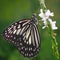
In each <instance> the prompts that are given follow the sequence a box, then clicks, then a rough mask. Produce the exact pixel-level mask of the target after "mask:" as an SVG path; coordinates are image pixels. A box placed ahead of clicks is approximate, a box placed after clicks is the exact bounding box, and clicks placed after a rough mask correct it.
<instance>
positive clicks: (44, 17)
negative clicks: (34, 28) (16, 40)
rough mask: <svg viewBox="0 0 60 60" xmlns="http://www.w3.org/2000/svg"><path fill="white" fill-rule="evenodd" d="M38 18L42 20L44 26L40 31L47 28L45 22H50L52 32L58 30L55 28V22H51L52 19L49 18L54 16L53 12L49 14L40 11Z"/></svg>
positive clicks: (47, 11) (48, 12)
mask: <svg viewBox="0 0 60 60" xmlns="http://www.w3.org/2000/svg"><path fill="white" fill-rule="evenodd" d="M39 16H40V17H41V18H42V21H43V23H44V26H43V27H42V29H44V28H46V27H48V23H47V20H48V21H49V22H50V24H51V28H52V30H56V29H58V28H57V27H56V21H52V19H51V18H50V17H53V16H54V13H53V12H50V10H46V11H45V12H44V11H43V9H40V14H39Z"/></svg>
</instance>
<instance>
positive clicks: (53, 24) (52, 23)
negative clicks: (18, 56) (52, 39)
mask: <svg viewBox="0 0 60 60" xmlns="http://www.w3.org/2000/svg"><path fill="white" fill-rule="evenodd" d="M50 24H51V28H52V30H56V29H58V27H56V21H52V22H50Z"/></svg>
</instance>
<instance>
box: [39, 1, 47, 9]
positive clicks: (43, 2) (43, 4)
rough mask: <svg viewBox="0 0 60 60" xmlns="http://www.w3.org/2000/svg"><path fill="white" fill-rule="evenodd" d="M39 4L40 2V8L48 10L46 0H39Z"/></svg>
mask: <svg viewBox="0 0 60 60" xmlns="http://www.w3.org/2000/svg"><path fill="white" fill-rule="evenodd" d="M39 2H40V7H41V8H42V9H46V6H45V0H39Z"/></svg>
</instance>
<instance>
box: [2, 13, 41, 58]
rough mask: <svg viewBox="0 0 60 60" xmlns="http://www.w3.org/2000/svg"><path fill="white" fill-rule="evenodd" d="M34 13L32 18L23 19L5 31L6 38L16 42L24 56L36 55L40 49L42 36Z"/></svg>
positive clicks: (13, 42) (15, 44)
mask: <svg viewBox="0 0 60 60" xmlns="http://www.w3.org/2000/svg"><path fill="white" fill-rule="evenodd" d="M37 21H38V20H37V18H36V15H35V14H34V15H33V16H32V18H30V19H28V18H27V19H22V20H19V21H17V22H15V23H13V24H11V25H10V26H9V27H7V28H6V29H5V30H4V31H3V36H4V38H5V39H6V40H7V41H8V42H11V43H12V44H14V46H16V48H17V49H18V51H19V52H20V53H21V54H22V55H23V56H24V57H34V56H35V55H37V53H38V52H39V50H40V48H39V47H40V37H39V32H38V28H37Z"/></svg>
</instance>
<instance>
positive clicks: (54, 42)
mask: <svg viewBox="0 0 60 60" xmlns="http://www.w3.org/2000/svg"><path fill="white" fill-rule="evenodd" d="M48 29H49V30H48V31H49V34H50V37H51V42H52V50H53V55H54V57H55V60H59V52H58V43H57V40H56V38H55V37H56V36H55V35H54V32H53V30H52V29H51V27H50V26H48Z"/></svg>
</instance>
